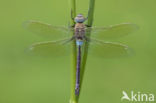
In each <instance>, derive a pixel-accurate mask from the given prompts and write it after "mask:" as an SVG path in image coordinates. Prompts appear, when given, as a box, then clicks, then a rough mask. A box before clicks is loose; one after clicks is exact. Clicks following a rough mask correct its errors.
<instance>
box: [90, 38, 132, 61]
mask: <svg viewBox="0 0 156 103" xmlns="http://www.w3.org/2000/svg"><path fill="white" fill-rule="evenodd" d="M94 41H95V42H94V43H90V46H89V49H90V54H91V55H94V56H97V57H102V58H118V57H125V56H128V55H130V54H131V53H132V52H131V49H130V48H129V47H128V46H126V45H123V44H120V43H112V42H102V41H98V40H94Z"/></svg>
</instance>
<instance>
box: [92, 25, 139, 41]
mask: <svg viewBox="0 0 156 103" xmlns="http://www.w3.org/2000/svg"><path fill="white" fill-rule="evenodd" d="M138 29H139V27H138V26H137V25H136V24H132V23H122V24H117V25H112V26H108V27H93V28H91V29H90V30H91V31H92V35H91V36H92V37H94V38H98V39H101V40H103V39H109V38H118V37H122V36H125V35H128V34H130V33H133V32H135V31H136V30H138ZM94 33H95V34H94Z"/></svg>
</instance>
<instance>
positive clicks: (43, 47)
mask: <svg viewBox="0 0 156 103" xmlns="http://www.w3.org/2000/svg"><path fill="white" fill-rule="evenodd" d="M86 20H87V18H85V17H84V16H83V15H82V14H78V15H77V16H76V17H75V18H74V21H75V25H74V26H73V27H61V26H59V27H57V26H53V25H51V24H46V23H42V22H39V21H35V20H31V21H28V22H26V23H25V24H24V27H25V28H26V29H28V30H29V31H31V32H33V33H37V34H41V35H44V36H45V35H46V36H49V37H51V38H52V39H56V38H57V39H59V40H56V41H47V42H40V43H35V44H33V45H32V46H31V51H33V52H38V53H42V52H44V53H45V54H51V55H53V56H56V57H57V56H61V55H65V54H66V51H68V50H69V48H68V47H69V45H67V44H71V41H74V42H75V44H76V47H77V66H76V84H75V95H79V91H80V69H81V68H80V67H81V66H80V65H81V54H82V47H83V45H84V43H85V42H87V43H90V47H89V51H91V55H95V56H100V57H104V58H107V57H119V56H122V55H127V53H128V46H126V45H123V44H120V43H113V42H106V41H105V39H109V38H110V39H111V38H118V37H122V36H125V35H127V34H130V33H132V32H134V31H136V30H137V29H138V26H137V25H136V24H132V23H122V24H117V25H112V26H108V27H89V26H87V25H85V24H84V22H85V21H86ZM71 32H72V33H73V34H74V35H68V34H70V33H71ZM88 32H91V36H88V35H87V33H88Z"/></svg>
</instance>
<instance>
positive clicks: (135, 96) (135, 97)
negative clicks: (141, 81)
mask: <svg viewBox="0 0 156 103" xmlns="http://www.w3.org/2000/svg"><path fill="white" fill-rule="evenodd" d="M122 94H123V96H122V98H121V101H123V100H127V101H135V102H136V101H138V102H148V101H149V102H153V101H154V94H152V93H148V94H147V93H141V92H137V93H134V91H131V95H129V96H128V94H127V93H126V92H125V91H122Z"/></svg>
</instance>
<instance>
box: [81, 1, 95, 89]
mask: <svg viewBox="0 0 156 103" xmlns="http://www.w3.org/2000/svg"><path fill="white" fill-rule="evenodd" d="M94 5H95V0H90V2H89V9H88V20H87V26H89V27H91V26H92V24H93V16H94ZM86 35H87V37H90V35H91V31H87V32H86ZM88 48H89V42H85V43H84V45H83V50H82V62H81V73H80V88H81V86H82V81H83V77H84V72H85V67H86V62H87V57H88Z"/></svg>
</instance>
